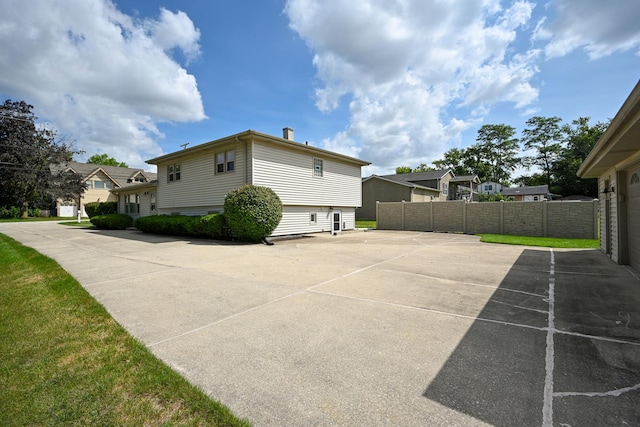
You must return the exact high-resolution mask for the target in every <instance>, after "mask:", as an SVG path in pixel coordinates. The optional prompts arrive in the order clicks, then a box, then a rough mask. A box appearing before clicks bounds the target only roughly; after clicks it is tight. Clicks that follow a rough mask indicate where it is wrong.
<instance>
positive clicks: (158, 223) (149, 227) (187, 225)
mask: <svg viewBox="0 0 640 427" xmlns="http://www.w3.org/2000/svg"><path fill="white" fill-rule="evenodd" d="M199 218H200V217H197V216H187V215H152V216H143V217H140V218H138V219H136V221H135V222H134V225H135V227H136V228H137V229H138V230H140V231H143V232H145V233H155V234H169V235H173V236H188V235H190V234H191V233H190V231H189V230H190V229H191V230H193V229H194V227H193V225H192V224H193V222H194V221H197V220H198V219H199Z"/></svg>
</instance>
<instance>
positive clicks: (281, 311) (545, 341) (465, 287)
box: [0, 223, 640, 426]
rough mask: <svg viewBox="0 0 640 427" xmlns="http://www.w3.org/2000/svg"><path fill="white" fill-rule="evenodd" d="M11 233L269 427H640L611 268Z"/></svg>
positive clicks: (359, 238)
mask: <svg viewBox="0 0 640 427" xmlns="http://www.w3.org/2000/svg"><path fill="white" fill-rule="evenodd" d="M0 232H1V233H4V234H7V235H9V236H11V237H13V238H14V239H16V240H18V241H20V242H22V243H24V244H25V245H27V246H31V247H33V248H35V249H37V250H38V251H40V252H41V253H44V254H46V255H48V256H50V257H52V258H54V259H56V260H57V261H58V262H59V263H60V264H61V265H62V266H63V267H64V268H65V269H66V270H67V271H69V272H70V273H71V274H72V275H73V276H74V277H76V278H77V279H78V281H79V282H80V283H81V284H82V285H83V286H84V287H85V288H86V289H87V290H88V291H89V292H90V293H91V294H92V295H93V296H94V297H95V298H96V299H97V300H98V301H100V302H101V303H102V304H103V305H104V306H105V307H106V308H107V309H108V310H109V312H110V313H111V314H112V315H113V316H114V318H115V319H116V320H117V321H118V322H120V323H121V324H122V325H123V326H124V327H126V328H127V329H128V330H129V331H130V332H131V333H132V334H133V335H134V336H136V337H138V338H139V339H140V340H141V341H142V342H144V343H145V344H146V345H147V346H148V347H149V348H150V349H151V350H152V351H153V352H154V353H155V354H156V355H157V356H158V357H160V358H161V359H163V360H164V361H165V362H166V363H168V364H169V365H170V366H172V367H173V368H174V369H176V370H177V371H179V372H180V373H182V374H183V375H184V376H185V377H186V378H187V379H189V380H190V381H191V382H193V383H195V384H197V385H199V386H200V387H202V388H203V389H204V390H205V391H206V392H207V393H208V394H209V395H211V396H212V397H213V398H215V399H217V400H220V401H221V402H223V403H224V404H226V405H227V406H229V407H230V408H231V410H232V411H233V412H234V413H236V414H237V415H239V416H241V417H247V418H248V419H249V420H251V421H252V422H253V423H254V424H255V425H258V426H302V425H304V426H314V425H318V426H329V425H341V426H349V425H358V426H363V425H366V426H400V425H402V426H426V425H447V426H450V425H465V426H468V425H503V426H507V425H508V426H512V425H519V426H525V425H531V426H540V425H545V426H551V425H557V426H560V425H563V426H579V425H638V424H639V423H640V281H639V279H638V275H637V272H635V271H633V270H631V269H630V268H628V267H621V266H617V265H615V264H613V263H612V262H611V261H610V260H609V259H608V258H607V257H605V256H604V255H603V254H601V253H600V252H599V251H573V250H549V249H541V248H528V247H514V246H502V245H488V244H483V243H480V242H479V239H478V238H477V237H475V236H468V235H458V234H437V233H416V232H390V231H370V232H348V233H343V234H341V235H338V236H330V235H328V234H323V235H316V236H313V237H305V238H299V239H292V240H279V241H276V244H275V245H274V246H265V245H244V244H232V243H220V242H215V241H207V240H195V239H194V240H181V239H174V238H169V237H162V236H151V235H145V234H142V233H139V232H136V231H96V230H88V229H79V228H73V227H65V226H61V225H58V224H54V223H5V224H0Z"/></svg>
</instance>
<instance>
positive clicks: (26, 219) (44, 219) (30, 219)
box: [0, 216, 70, 222]
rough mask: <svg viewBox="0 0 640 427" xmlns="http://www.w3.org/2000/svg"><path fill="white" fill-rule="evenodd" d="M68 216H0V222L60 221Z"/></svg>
mask: <svg viewBox="0 0 640 427" xmlns="http://www.w3.org/2000/svg"><path fill="white" fill-rule="evenodd" d="M64 219H70V218H60V217H57V216H50V217H39V216H30V217H29V218H0V222H39V221H60V220H64Z"/></svg>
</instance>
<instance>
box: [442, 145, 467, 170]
mask: <svg viewBox="0 0 640 427" xmlns="http://www.w3.org/2000/svg"><path fill="white" fill-rule="evenodd" d="M464 156H465V150H464V148H463V149H459V148H451V149H450V150H448V151H446V152H445V153H444V158H442V159H440V160H434V161H433V165H434V166H435V167H436V168H437V169H451V170H452V171H453V173H454V174H455V175H468V174H469V173H468V172H469V171H468V170H467V167H466V166H465V164H464Z"/></svg>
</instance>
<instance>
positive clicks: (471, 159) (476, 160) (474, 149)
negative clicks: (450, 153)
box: [462, 144, 492, 182]
mask: <svg viewBox="0 0 640 427" xmlns="http://www.w3.org/2000/svg"><path fill="white" fill-rule="evenodd" d="M489 159H490V157H489V154H488V153H487V152H486V147H485V146H483V145H482V144H473V145H471V146H469V147H467V149H466V150H464V155H463V159H462V163H463V164H464V167H465V169H466V173H465V174H464V175H478V178H480V181H482V182H484V181H489V180H491V179H492V167H491V163H490V160H489Z"/></svg>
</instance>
